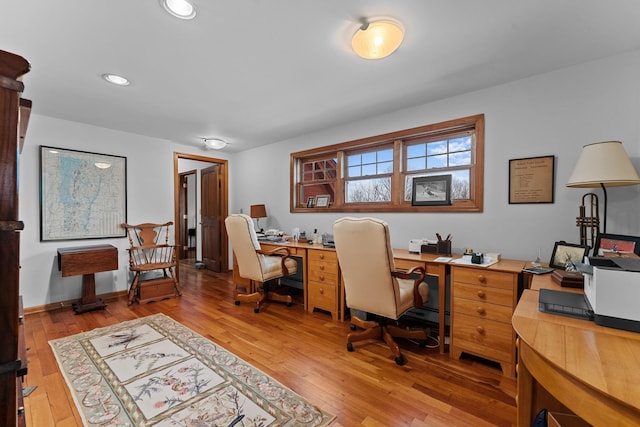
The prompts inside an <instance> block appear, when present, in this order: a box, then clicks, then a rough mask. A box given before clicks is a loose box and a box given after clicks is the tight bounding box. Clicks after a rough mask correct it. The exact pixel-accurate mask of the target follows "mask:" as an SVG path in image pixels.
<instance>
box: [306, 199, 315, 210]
mask: <svg viewBox="0 0 640 427" xmlns="http://www.w3.org/2000/svg"><path fill="white" fill-rule="evenodd" d="M315 203H316V199H315V197H309V198H308V199H307V207H308V208H312V207H314V206H315Z"/></svg>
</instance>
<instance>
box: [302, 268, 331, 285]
mask: <svg viewBox="0 0 640 427" xmlns="http://www.w3.org/2000/svg"><path fill="white" fill-rule="evenodd" d="M331 270H332V269H330V268H329V269H324V270H322V269H319V268H314V267H313V266H309V269H308V271H307V276H308V277H309V282H319V283H329V284H331V285H335V284H337V283H338V272H337V267H336V268H335V270H336V271H335V272H334V271H331Z"/></svg>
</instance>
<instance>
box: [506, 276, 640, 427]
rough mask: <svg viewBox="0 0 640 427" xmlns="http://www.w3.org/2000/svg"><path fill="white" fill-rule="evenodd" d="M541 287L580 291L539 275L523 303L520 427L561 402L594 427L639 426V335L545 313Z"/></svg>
mask: <svg viewBox="0 0 640 427" xmlns="http://www.w3.org/2000/svg"><path fill="white" fill-rule="evenodd" d="M542 288H550V289H556V290H563V291H569V292H579V291H580V290H579V289H578V290H576V289H571V288H560V286H558V285H557V284H555V283H554V282H553V281H552V280H551V279H550V275H539V276H534V277H533V281H532V284H531V289H528V290H525V291H524V293H523V294H522V297H521V298H520V301H519V302H518V305H517V307H516V310H515V312H514V314H513V318H512V323H513V327H514V329H515V331H516V333H517V334H518V336H519V338H518V341H519V342H518V350H519V353H518V355H519V360H518V426H521V427H525V426H527V427H528V426H529V425H530V424H531V420H532V419H533V416H534V415H535V413H537V411H539V410H540V409H542V408H543V407H547V408H549V409H552V410H553V409H554V408H553V405H554V404H558V403H559V404H560V406H559V407H561V406H562V405H564V407H566V408H568V409H569V410H571V411H572V412H573V413H575V414H576V415H578V416H580V417H581V418H582V419H583V420H585V421H586V422H588V423H590V424H592V425H594V426H605V425H606V426H613V425H615V426H638V425H640V369H639V368H638V366H640V334H638V333H634V332H628V331H622V330H618V329H613V328H607V327H604V326H598V325H596V324H595V323H593V322H591V321H588V320H580V319H574V318H570V317H565V316H560V315H555V314H548V313H542V312H540V311H539V310H538V291H537V290H538V289H542ZM549 394H550V395H551V396H553V397H554V399H550V398H549Z"/></svg>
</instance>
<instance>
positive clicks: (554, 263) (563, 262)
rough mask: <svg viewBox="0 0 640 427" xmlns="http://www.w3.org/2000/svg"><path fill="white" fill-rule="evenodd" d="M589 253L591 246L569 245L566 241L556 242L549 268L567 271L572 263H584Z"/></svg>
mask: <svg viewBox="0 0 640 427" xmlns="http://www.w3.org/2000/svg"><path fill="white" fill-rule="evenodd" d="M588 253H589V246H585V245H578V244H574V243H567V242H565V241H559V242H555V244H554V246H553V252H552V253H551V261H549V267H551V268H559V269H561V270H565V269H566V268H567V264H569V263H570V262H580V263H581V262H583V261H584V257H585V256H587V254H588Z"/></svg>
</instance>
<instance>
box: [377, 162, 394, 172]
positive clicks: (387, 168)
mask: <svg viewBox="0 0 640 427" xmlns="http://www.w3.org/2000/svg"><path fill="white" fill-rule="evenodd" d="M391 172H393V162H384V163H378V174H384V173H391Z"/></svg>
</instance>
